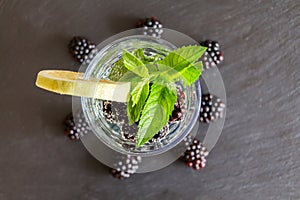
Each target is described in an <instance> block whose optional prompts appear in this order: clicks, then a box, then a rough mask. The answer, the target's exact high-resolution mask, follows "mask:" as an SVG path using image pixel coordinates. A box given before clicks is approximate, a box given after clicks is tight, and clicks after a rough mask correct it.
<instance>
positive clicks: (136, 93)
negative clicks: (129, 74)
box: [130, 79, 149, 106]
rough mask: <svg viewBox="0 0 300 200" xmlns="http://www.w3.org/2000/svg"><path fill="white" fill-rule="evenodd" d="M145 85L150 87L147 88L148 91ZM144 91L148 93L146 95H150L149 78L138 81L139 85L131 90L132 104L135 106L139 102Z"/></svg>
mask: <svg viewBox="0 0 300 200" xmlns="http://www.w3.org/2000/svg"><path fill="white" fill-rule="evenodd" d="M145 87H146V88H148V89H146V91H145V90H144V88H145ZM144 93H147V94H146V95H148V93H149V79H146V80H144V81H142V82H139V83H137V85H136V86H135V87H134V88H133V90H132V91H131V92H130V95H131V99H132V106H135V105H136V104H137V102H138V101H139V99H140V97H141V95H142V94H143V95H144Z"/></svg>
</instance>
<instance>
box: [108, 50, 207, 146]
mask: <svg viewBox="0 0 300 200" xmlns="http://www.w3.org/2000/svg"><path fill="white" fill-rule="evenodd" d="M205 51H206V48H205V47H202V46H185V47H182V48H179V49H176V50H174V51H171V52H168V53H167V55H166V56H165V57H164V58H163V57H162V55H153V56H146V55H145V53H144V50H143V49H136V50H135V51H134V52H133V53H131V52H128V51H126V50H123V54H122V59H121V60H120V61H118V62H116V63H115V66H114V67H113V69H112V70H111V73H110V75H109V78H110V79H111V80H115V81H116V80H118V81H131V85H132V88H131V92H130V97H129V99H128V103H127V115H128V119H129V123H130V124H132V123H134V122H138V127H139V130H138V132H137V146H141V145H143V144H145V143H146V142H147V141H149V140H150V139H151V138H152V137H153V136H154V135H155V134H156V133H157V132H158V131H160V130H161V129H162V128H163V127H164V126H165V125H166V124H167V123H168V121H169V118H170V115H171V114H172V111H173V108H174V104H175V103H176V101H177V93H176V86H175V83H176V82H177V81H179V80H182V81H183V84H184V85H185V86H188V85H191V84H192V83H194V82H195V81H196V80H197V79H198V78H199V76H200V75H201V73H202V69H203V66H202V63H201V62H199V58H200V57H201V56H202V54H203V53H204V52H205ZM164 53H166V52H164ZM115 67H116V68H115ZM114 68H115V69H114ZM114 74H115V75H117V76H114ZM122 75H123V76H122ZM150 83H151V84H152V85H151V87H150V86H149V85H150Z"/></svg>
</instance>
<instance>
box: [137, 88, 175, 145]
mask: <svg viewBox="0 0 300 200" xmlns="http://www.w3.org/2000/svg"><path fill="white" fill-rule="evenodd" d="M176 100H177V94H176V91H174V89H173V87H171V86H168V85H162V84H160V83H153V84H152V86H151V91H150V95H149V97H148V99H147V101H146V104H145V106H144V108H143V110H142V115H141V117H140V121H139V130H138V133H137V136H138V138H137V146H141V145H143V144H145V143H146V142H147V141H148V140H150V139H151V138H152V137H153V136H154V135H155V134H156V133H157V132H158V131H160V130H161V128H162V127H164V126H165V125H166V124H167V122H168V121H169V117H170V115H171V114H172V111H173V108H174V104H175V102H176Z"/></svg>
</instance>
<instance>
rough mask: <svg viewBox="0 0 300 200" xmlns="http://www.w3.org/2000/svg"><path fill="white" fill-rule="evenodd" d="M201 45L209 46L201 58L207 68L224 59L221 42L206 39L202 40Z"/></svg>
mask: <svg viewBox="0 0 300 200" xmlns="http://www.w3.org/2000/svg"><path fill="white" fill-rule="evenodd" d="M200 45H201V46H205V47H207V50H206V52H205V53H204V56H203V57H202V59H201V60H202V62H203V65H204V67H205V68H207V69H209V68H211V67H215V66H217V65H219V64H220V63H221V62H222V61H223V60H224V57H223V53H222V51H221V50H220V44H219V43H218V42H217V41H211V40H205V41H204V42H200Z"/></svg>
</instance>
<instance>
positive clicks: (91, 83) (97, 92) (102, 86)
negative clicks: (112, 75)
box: [35, 70, 130, 102]
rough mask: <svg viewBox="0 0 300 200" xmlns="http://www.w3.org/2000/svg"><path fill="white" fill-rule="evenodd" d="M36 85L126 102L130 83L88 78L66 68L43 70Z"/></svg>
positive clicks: (70, 93) (64, 92) (69, 93)
mask: <svg viewBox="0 0 300 200" xmlns="http://www.w3.org/2000/svg"><path fill="white" fill-rule="evenodd" d="M35 84H36V86H38V87H40V88H42V89H45V90H48V91H51V92H55V93H59V94H66V95H73V96H81V97H90V98H96V99H103V100H111V101H118V102H126V100H127V96H128V94H129V92H130V83H124V82H113V81H108V80H101V79H100V80H98V79H93V80H86V79H83V73H79V72H72V71H65V70H43V71H40V72H39V73H38V75H37V79H36V83H35Z"/></svg>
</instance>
